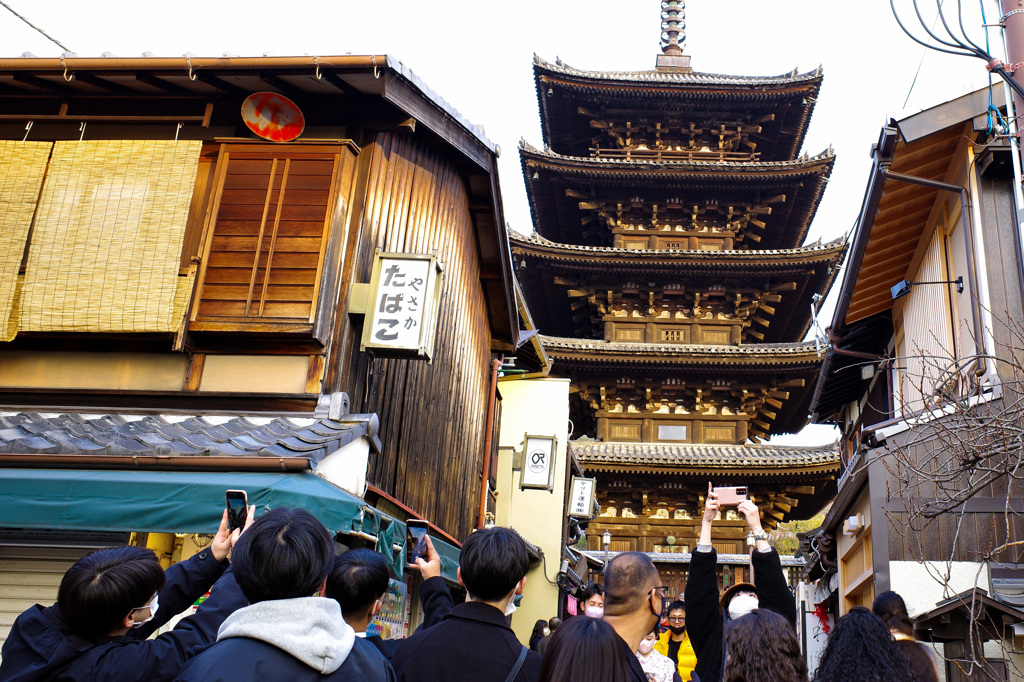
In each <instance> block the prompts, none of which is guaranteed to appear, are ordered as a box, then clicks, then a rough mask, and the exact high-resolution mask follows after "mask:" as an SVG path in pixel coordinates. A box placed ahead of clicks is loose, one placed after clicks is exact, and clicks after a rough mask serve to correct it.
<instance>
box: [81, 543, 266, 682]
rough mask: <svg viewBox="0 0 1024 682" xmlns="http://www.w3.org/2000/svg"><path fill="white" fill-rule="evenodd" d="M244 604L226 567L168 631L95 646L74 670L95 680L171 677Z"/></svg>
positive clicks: (155, 681)
mask: <svg viewBox="0 0 1024 682" xmlns="http://www.w3.org/2000/svg"><path fill="white" fill-rule="evenodd" d="M204 560H205V559H201V560H200V561H204ZM185 568H186V569H189V568H195V566H194V565H193V566H191V567H188V566H186V567H185ZM189 572H191V571H189ZM195 577H196V576H194V575H189V576H185V580H186V582H185V583H183V584H186V585H187V584H190V581H191V580H192V579H194V578H195ZM197 589H198V588H197ZM161 594H162V593H161ZM182 594H184V593H182ZM200 594H201V593H200ZM178 596H180V595H178ZM176 598H177V596H176ZM246 604H247V601H246V599H245V597H244V596H243V595H242V591H241V590H240V589H239V587H238V584H237V583H236V582H235V575H234V573H233V572H232V571H230V570H228V571H227V572H225V573H224V575H223V576H221V578H220V580H218V581H217V583H216V584H215V585H214V586H213V589H212V591H211V593H210V597H209V598H208V599H207V600H206V601H204V602H203V603H202V604H201V605H200V606H199V610H198V611H197V612H196V613H195V614H193V615H191V616H189V617H187V618H184V619H182V620H181V622H179V623H178V625H177V626H176V627H175V628H174V629H173V630H171V631H170V632H165V633H164V634H162V635H160V636H158V637H157V638H156V639H152V640H146V641H144V642H135V643H128V642H126V643H125V644H124V645H122V646H112V647H102V648H101V649H102V650H96V653H95V655H94V656H89V655H87V656H85V657H83V658H85V659H91V660H88V662H87V661H76V663H77V664H79V665H81V664H85V665H83V666H82V667H78V666H76V671H77V672H78V673H80V674H81V675H82V678H83V679H89V680H94V681H96V682H100V681H101V680H110V681H111V682H131V681H132V680H138V681H139V682H143V681H146V680H148V681H151V682H161V681H164V680H173V679H174V677H175V676H176V675H177V674H178V672H179V671H180V670H181V668H182V667H183V666H184V665H185V663H186V662H187V661H188V660H189V659H190V658H192V657H193V656H195V655H196V654H197V653H199V652H200V651H201V650H203V649H204V648H205V647H207V646H209V645H210V644H213V643H214V642H216V641H217V630H218V629H219V628H220V625H221V623H223V622H224V619H225V618H227V617H228V616H229V615H231V614H232V613H233V612H234V611H235V610H236V609H239V608H241V607H243V606H245V605H246ZM162 610H163V604H161V606H160V611H162ZM160 611H158V613H159V612H160ZM172 613H173V612H172ZM139 629H140V630H141V629H142V628H139Z"/></svg>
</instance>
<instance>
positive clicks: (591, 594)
mask: <svg viewBox="0 0 1024 682" xmlns="http://www.w3.org/2000/svg"><path fill="white" fill-rule="evenodd" d="M580 604H581V605H582V606H583V615H585V616H590V617H591V618H601V617H602V616H604V585H600V584H598V583H590V584H589V585H587V588H586V589H585V590H583V594H581V595H580Z"/></svg>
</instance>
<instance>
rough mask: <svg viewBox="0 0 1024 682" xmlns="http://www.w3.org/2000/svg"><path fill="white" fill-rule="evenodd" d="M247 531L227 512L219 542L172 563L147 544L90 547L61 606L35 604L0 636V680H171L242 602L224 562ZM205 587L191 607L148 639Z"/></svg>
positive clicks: (65, 586)
mask: <svg viewBox="0 0 1024 682" xmlns="http://www.w3.org/2000/svg"><path fill="white" fill-rule="evenodd" d="M253 511H254V510H253V509H250V510H249V513H248V517H249V519H250V521H249V523H251V519H252V516H253V514H252V512H253ZM243 530H244V529H235V530H229V529H228V513H227V510H225V511H224V514H223V516H222V517H221V522H220V528H219V529H218V531H217V535H216V537H215V538H214V540H213V543H212V544H211V545H210V546H209V547H207V548H206V549H203V550H201V551H200V552H198V553H197V554H196V555H195V556H193V557H192V558H190V559H187V560H185V561H181V562H179V563H177V564H174V565H173V566H171V567H170V568H168V569H167V570H166V571H164V570H163V569H162V568H161V567H160V562H159V560H158V559H157V557H156V555H155V554H154V553H153V551H152V550H150V549H146V548H144V547H131V546H125V547H110V548H107V549H100V550H97V551H95V552H92V553H91V554H87V555H86V556H85V557H83V558H82V559H80V560H79V561H78V562H77V563H76V564H75V565H74V566H72V567H71V568H70V569H69V570H68V572H67V573H65V574H64V578H63V579H62V580H61V584H60V588H59V590H58V592H57V603H56V604H54V605H53V606H50V607H43V606H41V605H39V604H36V605H35V606H33V607H32V608H30V609H28V610H27V611H25V612H24V613H22V614H21V615H20V616H18V619H17V620H16V621H15V623H14V627H12V628H11V633H10V635H9V636H8V638H7V641H6V642H4V646H3V661H2V662H0V680H4V682H36V681H37V680H38V681H40V682H41V681H42V680H52V681H54V682H72V681H76V682H77V681H80V680H118V682H131V681H132V680H139V681H140V682H141V681H142V680H146V681H149V682H160V681H163V680H173V679H174V677H175V676H176V675H177V674H178V673H179V672H180V671H181V668H182V666H184V665H185V663H186V662H187V661H188V660H189V659H190V658H192V657H193V656H195V655H196V654H198V653H199V651H201V650H202V649H203V648H205V647H207V646H208V645H210V644H212V643H214V642H215V641H216V640H217V629H218V628H219V627H220V625H221V623H223V622H224V620H225V619H226V618H227V617H228V616H229V615H231V613H233V612H234V611H235V610H237V609H239V608H241V607H243V606H245V605H246V599H245V597H244V596H243V595H242V592H241V590H239V588H238V585H237V584H236V583H235V579H234V576H233V575H232V573H231V571H230V570H229V564H228V561H227V557H228V553H229V552H230V551H231V548H232V547H233V546H234V544H235V542H237V540H238V538H239V537H240V536H241V535H242V531H243ZM211 586H212V591H211ZM207 591H211V594H210V597H209V598H208V599H207V600H206V601H204V602H203V603H202V604H201V605H200V607H199V610H198V611H197V612H196V613H195V614H193V615H192V616H189V617H187V618H184V619H182V620H181V621H180V622H179V623H178V625H177V626H176V627H175V628H174V629H173V630H171V631H170V632H165V633H163V634H162V635H160V636H158V637H156V638H155V639H147V638H148V637H149V636H150V635H152V634H153V633H154V632H156V630H157V629H158V628H160V627H161V626H163V625H165V624H166V623H167V622H168V621H169V620H170V619H171V618H173V617H174V616H176V615H177V614H179V613H181V612H182V611H185V610H186V609H187V608H189V607H190V606H192V604H194V603H195V601H196V600H197V599H199V598H200V597H202V596H203V595H204V594H206V592H207Z"/></svg>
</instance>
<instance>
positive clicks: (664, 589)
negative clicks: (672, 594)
mask: <svg viewBox="0 0 1024 682" xmlns="http://www.w3.org/2000/svg"><path fill="white" fill-rule="evenodd" d="M668 590H669V587H668V585H659V586H658V587H652V588H651V592H660V593H661V594H659V595H658V596H659V597H661V608H660V609H659V610H658V612H657V613H655V614H654V615H655V616H657V617H658V618H659V619H660V618H661V617H662V614H663V613H665V609H667V608H668V603H669V602H668V597H666V596H665V594H666V593H667V592H668ZM652 612H653V607H652Z"/></svg>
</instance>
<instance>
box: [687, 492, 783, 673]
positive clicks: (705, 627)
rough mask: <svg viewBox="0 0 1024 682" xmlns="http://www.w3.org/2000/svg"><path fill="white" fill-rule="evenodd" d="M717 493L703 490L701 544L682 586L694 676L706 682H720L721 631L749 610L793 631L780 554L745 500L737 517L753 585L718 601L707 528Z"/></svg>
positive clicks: (723, 649) (757, 513)
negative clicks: (746, 539)
mask: <svg viewBox="0 0 1024 682" xmlns="http://www.w3.org/2000/svg"><path fill="white" fill-rule="evenodd" d="M719 509H720V508H719V505H718V499H717V496H716V493H715V492H714V490H713V489H712V487H711V484H710V483H709V484H708V496H707V499H706V500H705V504H704V514H703V517H702V518H701V529H700V538H699V540H698V541H697V547H696V548H695V550H694V552H693V554H692V555H691V557H690V571H689V574H688V576H687V580H686V590H685V600H686V606H687V611H688V613H687V619H686V631H687V634H688V635H689V637H690V642H691V643H692V644H693V650H694V652H696V654H697V665H696V666H695V668H694V673H693V675H694V676H699V678H700V679H701V680H704V681H705V682H708V681H711V682H718V681H719V680H721V679H722V672H723V665H724V663H725V660H726V656H727V651H726V646H725V637H724V633H725V625H726V623H727V622H728V621H729V620H735V619H738V618H740V617H742V616H744V615H746V614H748V613H750V612H751V611H753V610H754V609H757V608H767V609H771V610H772V611H775V612H776V613H778V614H780V615H782V616H783V617H785V619H786V620H787V621H788V622H789V624H790V626H791V627H792V628H793V629H794V630H795V629H796V603H795V601H794V599H793V596H792V594H791V593H790V591H789V585H788V584H787V583H786V574H785V572H784V571H783V570H782V562H781V560H780V559H779V554H778V552H776V551H775V550H774V549H773V548H772V546H771V545H770V544H769V543H768V535H767V534H766V533H765V532H764V529H763V528H762V527H761V514H760V511H758V508H757V505H756V504H754V503H753V502H751V501H750V500H744V501H743V502H740V504H739V506H738V507H737V508H736V511H737V512H738V513H739V514H740V515H741V516H742V517H743V519H744V520H745V521H746V522H747V526H748V527H749V528H750V534H751V535H752V536H753V537H754V551H753V552H752V553H751V555H750V567H751V570H752V572H753V574H754V583H753V584H752V585H751V584H748V583H743V584H738V585H734V586H733V587H732V588H730V589H729V590H727V591H726V593H725V594H723V595H722V599H721V600H719V599H718V598H717V596H718V554H717V552H715V548H714V547H713V546H712V545H711V527H712V524H713V523H714V520H715V517H716V516H718V512H719Z"/></svg>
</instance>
